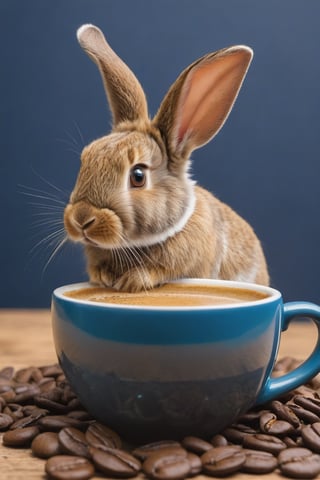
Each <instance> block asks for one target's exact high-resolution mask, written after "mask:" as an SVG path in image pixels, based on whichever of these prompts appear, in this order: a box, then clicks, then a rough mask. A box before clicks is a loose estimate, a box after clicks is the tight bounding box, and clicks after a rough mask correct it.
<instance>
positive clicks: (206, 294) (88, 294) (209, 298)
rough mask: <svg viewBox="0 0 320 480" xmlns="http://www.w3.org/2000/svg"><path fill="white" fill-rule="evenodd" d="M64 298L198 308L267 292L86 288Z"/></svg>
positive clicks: (179, 286)
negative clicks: (130, 290) (143, 290)
mask: <svg viewBox="0 0 320 480" xmlns="http://www.w3.org/2000/svg"><path fill="white" fill-rule="evenodd" d="M64 295H65V296H67V297H70V298H74V299H77V300H86V301H91V302H102V303H110V304H121V305H141V306H158V307H200V306H215V305H232V304H238V303H245V302H254V301H257V300H262V299H264V298H267V297H268V295H267V294H266V293H263V292H260V291H257V290H250V289H249V288H248V289H246V288H232V287H221V286H212V285H197V284H185V283H174V284H172V283H171V284H166V285H162V286H161V287H158V288H154V289H153V290H149V291H145V292H139V293H128V292H119V291H117V290H114V289H112V288H107V287H87V288H81V289H77V290H71V291H69V292H65V293H64Z"/></svg>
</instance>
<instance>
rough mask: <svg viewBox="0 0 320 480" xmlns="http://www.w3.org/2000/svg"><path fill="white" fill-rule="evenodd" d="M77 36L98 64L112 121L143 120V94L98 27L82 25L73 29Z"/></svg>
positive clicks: (84, 48) (144, 112) (145, 105)
mask: <svg viewBox="0 0 320 480" xmlns="http://www.w3.org/2000/svg"><path fill="white" fill-rule="evenodd" d="M77 38H78V41H79V43H80V45H81V47H82V48H83V50H84V51H85V52H86V53H87V54H88V56H89V57H90V58H91V59H92V60H93V61H94V62H95V63H96V64H97V66H98V67H99V70H100V73H101V76H102V79H103V83H104V87H105V90H106V94H107V97H108V100H109V104H110V108H111V111H112V115H113V122H114V125H117V124H118V123H120V122H122V121H126V120H130V121H135V120H147V119H148V108H147V102H146V97H145V94H144V92H143V89H142V87H141V85H140V83H139V81H138V80H137V78H136V76H135V75H134V74H133V72H132V71H131V70H130V68H129V67H128V66H127V65H126V64H125V63H124V62H123V61H122V60H121V59H120V58H119V57H118V55H117V54H116V53H115V52H114V51H113V50H112V48H111V47H110V46H109V45H108V43H107V42H106V39H105V37H104V35H103V33H102V32H101V30H100V29H99V28H97V27H95V26H94V25H83V26H82V27H80V28H79V29H78V31H77Z"/></svg>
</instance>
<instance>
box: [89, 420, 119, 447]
mask: <svg viewBox="0 0 320 480" xmlns="http://www.w3.org/2000/svg"><path fill="white" fill-rule="evenodd" d="M86 440H87V442H88V443H89V445H91V446H92V447H99V446H100V445H105V446H106V447H112V448H121V446H122V442H121V439H120V437H119V435H118V434H117V433H116V432H114V431H113V430H111V428H108V427H106V426H105V425H102V424H101V423H98V422H95V423H92V424H91V425H89V427H88V429H87V431H86Z"/></svg>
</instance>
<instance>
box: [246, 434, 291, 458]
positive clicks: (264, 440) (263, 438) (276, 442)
mask: <svg viewBox="0 0 320 480" xmlns="http://www.w3.org/2000/svg"><path fill="white" fill-rule="evenodd" d="M243 446H244V447H245V448H249V449H253V450H263V451H265V452H270V453H273V454H274V455H277V454H278V453H279V452H281V450H284V449H285V448H286V447H287V446H286V444H285V443H284V442H283V441H282V440H280V438H278V437H276V436H274V435H265V434H263V433H256V434H254V435H247V436H246V437H245V439H244V441H243Z"/></svg>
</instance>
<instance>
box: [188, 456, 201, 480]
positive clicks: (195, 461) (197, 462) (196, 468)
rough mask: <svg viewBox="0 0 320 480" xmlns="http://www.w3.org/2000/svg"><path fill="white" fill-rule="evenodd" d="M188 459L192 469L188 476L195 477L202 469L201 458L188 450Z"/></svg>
mask: <svg viewBox="0 0 320 480" xmlns="http://www.w3.org/2000/svg"><path fill="white" fill-rule="evenodd" d="M187 460H188V462H189V465H190V471H189V473H188V476H189V477H193V476H195V475H198V473H200V472H201V470H202V462H201V458H200V457H199V456H198V455H196V454H195V453H193V452H188V453H187Z"/></svg>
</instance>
